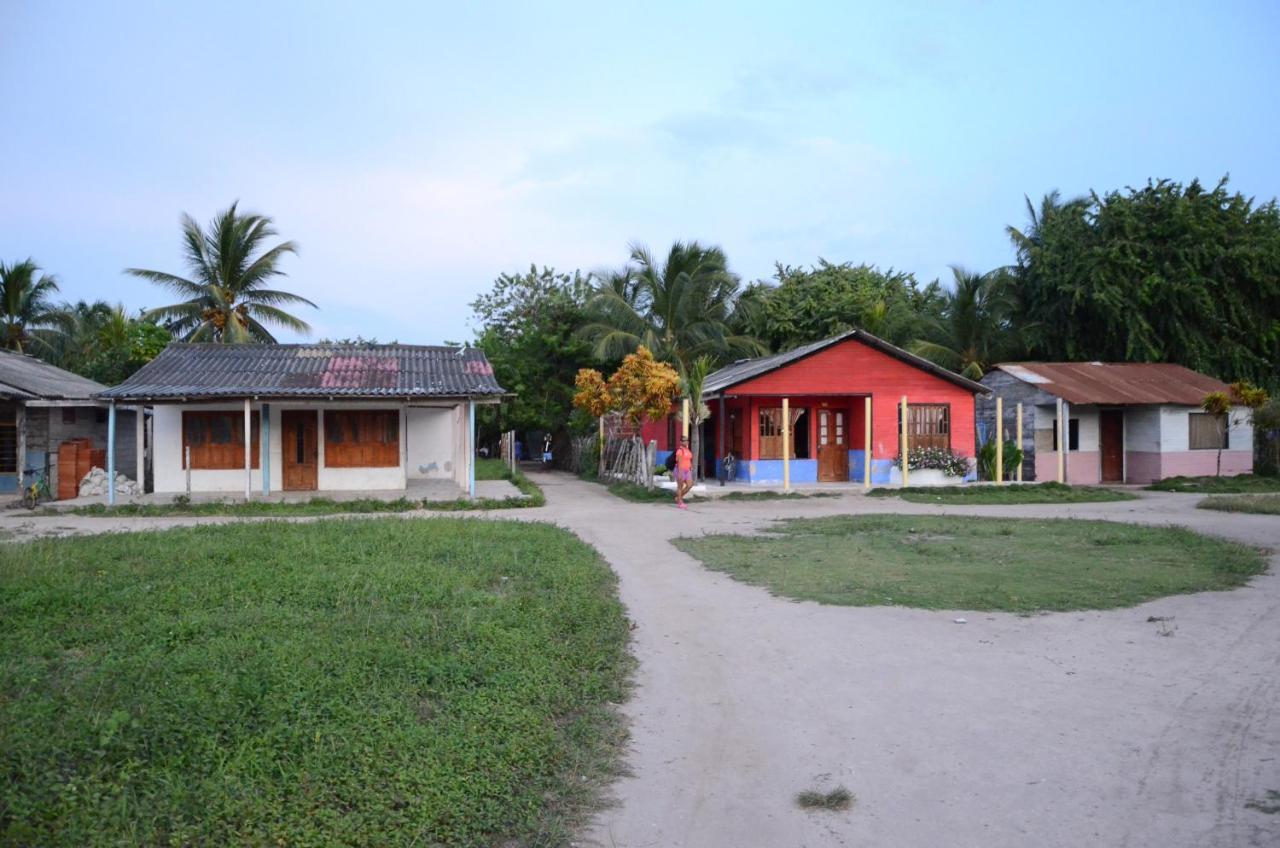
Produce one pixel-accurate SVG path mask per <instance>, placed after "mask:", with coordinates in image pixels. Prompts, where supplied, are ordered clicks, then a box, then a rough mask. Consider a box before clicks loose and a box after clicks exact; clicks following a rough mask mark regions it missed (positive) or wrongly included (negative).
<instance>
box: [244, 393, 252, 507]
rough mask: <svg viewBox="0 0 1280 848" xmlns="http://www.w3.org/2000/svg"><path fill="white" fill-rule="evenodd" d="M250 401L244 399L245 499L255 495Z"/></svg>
mask: <svg viewBox="0 0 1280 848" xmlns="http://www.w3.org/2000/svg"><path fill="white" fill-rule="evenodd" d="M250 403H251V402H250V400H249V399H248V398H245V399H244V499H245V500H246V501H247V500H249V498H250V496H252V495H253V451H252V447H253V427H251V426H250V415H249V411H250Z"/></svg>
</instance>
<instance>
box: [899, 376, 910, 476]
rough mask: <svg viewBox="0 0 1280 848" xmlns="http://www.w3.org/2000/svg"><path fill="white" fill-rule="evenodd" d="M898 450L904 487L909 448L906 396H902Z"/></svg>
mask: <svg viewBox="0 0 1280 848" xmlns="http://www.w3.org/2000/svg"><path fill="white" fill-rule="evenodd" d="M898 450H899V451H901V452H902V487H903V488H904V489H905V488H906V487H907V485H908V482H907V480H908V472H907V454H908V453H909V452H910V449H909V448H908V447H907V396H906V395H903V396H902V435H901V436H899V438H898Z"/></svg>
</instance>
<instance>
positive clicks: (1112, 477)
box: [1098, 409, 1124, 483]
mask: <svg viewBox="0 0 1280 848" xmlns="http://www.w3.org/2000/svg"><path fill="white" fill-rule="evenodd" d="M1098 441H1099V445H1098V449H1099V451H1100V452H1101V453H1102V482H1103V483H1121V482H1124V413H1123V412H1121V411H1120V410H1118V409H1104V410H1102V411H1101V412H1099V413H1098Z"/></svg>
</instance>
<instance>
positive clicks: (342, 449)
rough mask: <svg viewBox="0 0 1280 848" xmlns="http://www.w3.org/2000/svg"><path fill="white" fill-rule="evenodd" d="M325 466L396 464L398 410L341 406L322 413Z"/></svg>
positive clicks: (398, 430) (383, 466)
mask: <svg viewBox="0 0 1280 848" xmlns="http://www.w3.org/2000/svg"><path fill="white" fill-rule="evenodd" d="M324 464H325V466H326V467H328V468H395V467H396V466H398V465H399V464H400V411H399V410H396V409H360V410H354V409H341V410H328V409H327V410H325V413H324Z"/></svg>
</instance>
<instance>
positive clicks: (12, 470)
mask: <svg viewBox="0 0 1280 848" xmlns="http://www.w3.org/2000/svg"><path fill="white" fill-rule="evenodd" d="M16 473H18V412H17V410H16V409H13V408H9V409H5V410H0V474H16Z"/></svg>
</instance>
